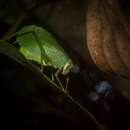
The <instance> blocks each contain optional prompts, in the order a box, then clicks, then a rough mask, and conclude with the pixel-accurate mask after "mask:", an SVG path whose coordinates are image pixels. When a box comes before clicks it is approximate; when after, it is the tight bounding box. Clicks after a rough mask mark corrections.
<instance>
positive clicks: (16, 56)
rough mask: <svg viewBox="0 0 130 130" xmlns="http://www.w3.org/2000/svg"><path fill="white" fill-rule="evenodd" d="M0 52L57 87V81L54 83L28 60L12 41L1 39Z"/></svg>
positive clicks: (43, 80) (44, 81)
mask: <svg viewBox="0 0 130 130" xmlns="http://www.w3.org/2000/svg"><path fill="white" fill-rule="evenodd" d="M0 53H1V54H4V55H6V56H8V57H10V58H11V59H13V60H15V61H16V62H18V63H20V64H21V65H22V66H24V67H26V68H27V69H28V70H29V71H31V72H32V73H33V74H34V75H37V76H38V77H39V79H40V80H41V81H42V82H43V83H44V84H45V83H46V84H48V85H50V86H53V87H54V86H55V87H57V85H56V84H55V83H53V82H52V81H51V80H50V79H49V78H48V77H47V76H46V75H45V74H43V73H41V71H40V70H39V69H38V68H37V67H36V66H34V65H33V64H31V63H30V62H29V61H28V60H26V58H25V57H24V56H23V55H22V54H21V53H20V52H19V51H18V50H17V49H16V48H15V47H14V46H13V45H11V44H10V43H8V42H4V41H0ZM57 88H58V87H57Z"/></svg>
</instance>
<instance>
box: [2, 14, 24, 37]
mask: <svg viewBox="0 0 130 130" xmlns="http://www.w3.org/2000/svg"><path fill="white" fill-rule="evenodd" d="M25 17H26V14H25V13H21V14H20V15H19V16H18V18H17V20H16V22H15V23H14V25H13V26H12V27H11V28H10V29H9V31H8V32H7V33H6V34H5V36H4V37H3V39H7V38H8V37H10V36H12V35H13V34H14V33H15V32H16V30H17V29H18V28H19V26H20V25H21V24H22V22H23V20H24V19H25Z"/></svg>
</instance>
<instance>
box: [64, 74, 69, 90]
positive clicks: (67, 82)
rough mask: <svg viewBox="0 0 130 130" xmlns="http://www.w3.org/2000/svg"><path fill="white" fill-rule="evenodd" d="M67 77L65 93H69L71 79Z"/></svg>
mask: <svg viewBox="0 0 130 130" xmlns="http://www.w3.org/2000/svg"><path fill="white" fill-rule="evenodd" d="M65 77H66V86H65V92H68V86H69V77H67V76H65Z"/></svg>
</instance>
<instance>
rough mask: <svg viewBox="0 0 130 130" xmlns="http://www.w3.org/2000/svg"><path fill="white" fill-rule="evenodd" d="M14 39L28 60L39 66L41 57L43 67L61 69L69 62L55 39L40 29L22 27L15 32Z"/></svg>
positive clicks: (36, 27)
mask: <svg viewBox="0 0 130 130" xmlns="http://www.w3.org/2000/svg"><path fill="white" fill-rule="evenodd" d="M16 39H17V42H18V43H19V44H20V46H21V48H20V51H21V52H22V54H23V55H24V56H25V57H26V58H27V59H29V60H33V61H36V62H38V63H39V64H40V63H41V58H42V57H43V59H42V62H43V63H42V64H43V65H47V66H49V65H51V66H53V67H54V68H58V69H63V68H64V66H65V65H66V64H69V63H70V61H71V60H70V58H69V56H68V55H67V54H66V53H65V51H64V49H63V48H62V47H61V46H60V45H59V44H58V43H57V41H56V40H55V38H54V37H53V36H52V35H51V34H50V33H49V32H48V31H46V30H45V29H43V28H41V27H38V26H35V25H29V26H26V27H23V28H22V29H21V30H20V31H18V32H17V37H16Z"/></svg>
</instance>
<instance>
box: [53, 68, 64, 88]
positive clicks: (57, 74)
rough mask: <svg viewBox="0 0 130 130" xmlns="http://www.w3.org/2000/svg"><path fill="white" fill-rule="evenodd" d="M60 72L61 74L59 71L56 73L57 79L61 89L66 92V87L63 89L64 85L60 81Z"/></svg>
mask: <svg viewBox="0 0 130 130" xmlns="http://www.w3.org/2000/svg"><path fill="white" fill-rule="evenodd" d="M60 72H61V70H57V71H56V73H55V77H56V80H57V81H58V83H59V85H60V87H61V89H62V90H63V91H64V90H65V89H64V87H63V85H62V83H61V81H60V79H59V74H60Z"/></svg>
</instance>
